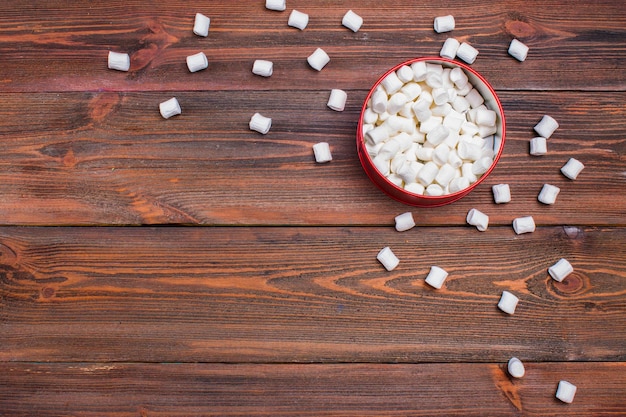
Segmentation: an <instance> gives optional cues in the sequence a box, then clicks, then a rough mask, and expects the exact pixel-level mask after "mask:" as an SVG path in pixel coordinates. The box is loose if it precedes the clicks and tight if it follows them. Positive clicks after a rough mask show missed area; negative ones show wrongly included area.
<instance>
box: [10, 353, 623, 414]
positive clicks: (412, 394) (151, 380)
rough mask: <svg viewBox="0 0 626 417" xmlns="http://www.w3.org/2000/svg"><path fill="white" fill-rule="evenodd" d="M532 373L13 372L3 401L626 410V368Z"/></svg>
mask: <svg viewBox="0 0 626 417" xmlns="http://www.w3.org/2000/svg"><path fill="white" fill-rule="evenodd" d="M525 365H526V370H527V373H526V376H525V377H524V378H523V379H520V380H512V379H511V378H510V377H509V376H508V375H507V374H506V371H505V367H504V364H501V363H491V364H471V363H466V364H421V365H392V364H381V365H368V364H357V365H350V364H330V365H318V364H311V365H293V364H286V365H263V364H250V365H244V364H125V363H72V364H41V363H36V364H35V363H20V364H11V363H4V364H1V365H0V372H1V373H2V375H3V378H4V380H5V381H6V382H7V383H8V384H7V385H0V401H2V404H3V405H4V412H6V413H7V415H11V416H31V415H35V414H36V415H38V416H42V417H43V416H56V415H81V416H101V415H108V416H137V415H139V416H190V415H205V416H217V415H220V416H225V415H228V416H249V415H258V416H284V415H290V416H292V415H301V416H407V415H411V416H450V415H464V416H480V417H485V416H487V417H489V416H541V417H550V416H555V417H556V416H559V417H560V416H565V415H567V416H581V417H582V416H584V417H587V416H591V415H593V416H617V415H619V414H620V413H621V412H622V411H623V410H624V408H625V407H626V402H625V398H626V395H625V394H626V372H625V371H626V369H625V367H624V363H612V362H607V363H593V364H583V363H566V364H551V363H531V362H526V363H525ZM561 379H564V380H567V381H570V382H572V383H574V384H576V385H577V388H578V389H577V392H576V396H575V398H574V402H573V403H571V404H565V403H562V402H560V401H559V400H557V399H556V398H555V392H556V388H557V385H558V382H559V381H560V380H561ZM9 387H12V388H11V389H9ZM461 410H462V411H461ZM461 413H462V414H461Z"/></svg>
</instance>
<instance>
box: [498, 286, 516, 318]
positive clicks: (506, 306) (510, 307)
mask: <svg viewBox="0 0 626 417" xmlns="http://www.w3.org/2000/svg"><path fill="white" fill-rule="evenodd" d="M518 302H519V298H517V297H516V296H515V295H513V294H512V293H510V292H508V291H502V296H501V297H500V301H499V302H498V308H499V309H500V310H502V311H504V312H505V313H507V314H513V313H515V308H516V307H517V303H518Z"/></svg>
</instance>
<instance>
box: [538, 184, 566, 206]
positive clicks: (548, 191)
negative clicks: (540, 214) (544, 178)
mask: <svg viewBox="0 0 626 417" xmlns="http://www.w3.org/2000/svg"><path fill="white" fill-rule="evenodd" d="M559 191H561V189H560V188H559V187H557V186H556V185H550V184H544V185H543V187H542V188H541V191H540V192H539V195H538V196H537V200H539V201H540V202H541V203H543V204H554V203H555V202H556V196H557V195H559Z"/></svg>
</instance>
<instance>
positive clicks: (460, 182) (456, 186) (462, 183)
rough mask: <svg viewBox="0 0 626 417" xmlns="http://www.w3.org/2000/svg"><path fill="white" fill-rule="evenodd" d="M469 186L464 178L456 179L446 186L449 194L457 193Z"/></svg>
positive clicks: (468, 182)
mask: <svg viewBox="0 0 626 417" xmlns="http://www.w3.org/2000/svg"><path fill="white" fill-rule="evenodd" d="M469 186H470V181H469V180H468V179H467V178H465V177H457V178H454V179H453V180H452V181H450V185H449V186H448V190H449V191H450V192H451V193H458V192H459V191H461V190H464V189H466V188H467V187H469Z"/></svg>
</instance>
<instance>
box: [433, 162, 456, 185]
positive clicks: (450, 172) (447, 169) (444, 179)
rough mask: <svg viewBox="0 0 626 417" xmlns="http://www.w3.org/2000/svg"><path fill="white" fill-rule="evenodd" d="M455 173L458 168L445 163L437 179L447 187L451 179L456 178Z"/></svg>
mask: <svg viewBox="0 0 626 417" xmlns="http://www.w3.org/2000/svg"><path fill="white" fill-rule="evenodd" d="M455 174H456V169H454V168H453V167H452V166H451V165H449V164H443V165H442V166H441V168H439V172H438V173H437V175H436V176H435V181H436V182H437V184H439V185H441V186H442V187H447V186H448V184H450V181H452V180H453V179H454V175H455Z"/></svg>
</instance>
